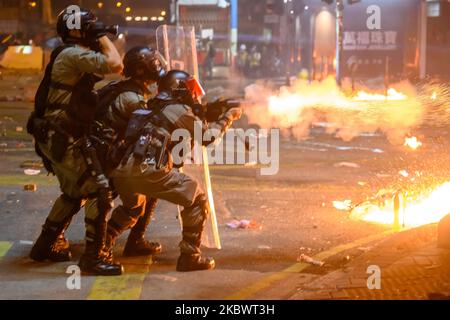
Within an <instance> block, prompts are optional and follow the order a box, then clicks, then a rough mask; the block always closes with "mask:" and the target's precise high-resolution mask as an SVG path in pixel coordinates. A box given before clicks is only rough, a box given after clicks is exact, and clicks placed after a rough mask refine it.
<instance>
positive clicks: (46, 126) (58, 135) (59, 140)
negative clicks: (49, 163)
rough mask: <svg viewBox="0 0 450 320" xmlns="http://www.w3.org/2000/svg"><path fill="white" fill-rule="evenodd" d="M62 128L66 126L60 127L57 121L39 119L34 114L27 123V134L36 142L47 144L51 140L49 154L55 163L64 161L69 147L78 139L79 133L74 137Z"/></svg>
mask: <svg viewBox="0 0 450 320" xmlns="http://www.w3.org/2000/svg"><path fill="white" fill-rule="evenodd" d="M63 127H66V126H62V125H61V124H59V123H57V121H49V120H48V119H45V118H39V117H37V116H36V115H35V113H34V112H33V113H32V115H31V116H30V118H29V120H28V123H27V130H28V133H30V134H31V135H33V137H34V138H35V140H36V141H37V142H39V143H42V144H47V143H48V142H49V140H51V147H50V153H51V156H52V160H54V161H56V162H61V161H62V160H63V159H64V155H65V154H66V152H67V149H68V148H69V146H70V145H72V144H73V143H74V141H75V140H76V139H77V138H79V137H80V134H79V133H77V134H76V135H74V134H73V133H72V132H69V131H67V130H66V129H63Z"/></svg>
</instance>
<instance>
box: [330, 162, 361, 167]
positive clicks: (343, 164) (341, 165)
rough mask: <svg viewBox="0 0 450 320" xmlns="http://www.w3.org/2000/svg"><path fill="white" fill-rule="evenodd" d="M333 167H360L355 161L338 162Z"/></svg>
mask: <svg viewBox="0 0 450 320" xmlns="http://www.w3.org/2000/svg"><path fill="white" fill-rule="evenodd" d="M334 167H335V168H355V169H356V168H361V166H360V165H359V164H357V163H353V162H339V163H336V164H335V165H334Z"/></svg>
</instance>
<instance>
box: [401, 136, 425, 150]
mask: <svg viewBox="0 0 450 320" xmlns="http://www.w3.org/2000/svg"><path fill="white" fill-rule="evenodd" d="M422 145H423V144H422V142H420V141H419V140H418V139H417V137H411V138H408V137H407V138H405V147H408V148H411V149H412V150H417V149H419V148H420V147H421V146H422Z"/></svg>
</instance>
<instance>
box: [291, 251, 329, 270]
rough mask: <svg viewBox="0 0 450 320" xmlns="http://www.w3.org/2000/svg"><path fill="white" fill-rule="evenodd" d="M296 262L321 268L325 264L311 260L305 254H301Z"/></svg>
mask: <svg viewBox="0 0 450 320" xmlns="http://www.w3.org/2000/svg"><path fill="white" fill-rule="evenodd" d="M297 261H298V262H303V263H308V264H310V265H313V266H316V267H323V265H324V264H325V262H323V261H319V260H315V259H313V258H311V257H310V256H307V255H306V254H303V253H302V254H301V255H300V256H299V257H298V259H297Z"/></svg>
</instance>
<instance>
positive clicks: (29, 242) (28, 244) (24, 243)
mask: <svg viewBox="0 0 450 320" xmlns="http://www.w3.org/2000/svg"><path fill="white" fill-rule="evenodd" d="M19 243H20V244H22V245H25V246H32V245H33V243H34V242H33V241H29V240H20V241H19Z"/></svg>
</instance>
